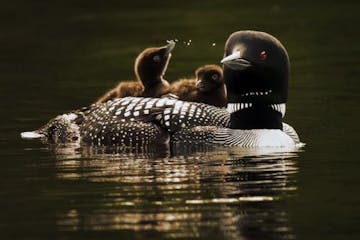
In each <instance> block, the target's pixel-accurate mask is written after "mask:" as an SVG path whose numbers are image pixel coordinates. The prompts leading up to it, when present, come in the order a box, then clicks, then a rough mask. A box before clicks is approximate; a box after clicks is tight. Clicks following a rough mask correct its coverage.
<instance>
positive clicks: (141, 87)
mask: <svg viewBox="0 0 360 240" xmlns="http://www.w3.org/2000/svg"><path fill="white" fill-rule="evenodd" d="M174 47H175V42H174V41H169V42H168V44H167V45H166V46H163V47H151V48H147V49H145V50H144V51H142V52H141V53H140V54H139V55H138V56H137V58H136V60H135V64H134V65H135V67H134V70H135V75H136V79H137V80H136V81H124V82H120V83H119V84H118V85H117V86H116V87H115V88H113V89H111V90H109V91H108V92H106V93H105V94H103V95H102V96H101V97H100V98H99V99H98V100H97V101H96V102H97V103H103V102H106V101H108V100H110V99H113V98H121V97H129V96H133V97H138V96H143V97H160V96H161V95H164V94H166V93H167V92H168V89H169V87H170V84H169V83H168V81H166V80H165V79H164V78H163V77H164V75H165V72H166V70H167V67H168V64H169V62H170V59H171V53H172V51H173V49H174Z"/></svg>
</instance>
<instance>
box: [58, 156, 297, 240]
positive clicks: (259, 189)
mask: <svg viewBox="0 0 360 240" xmlns="http://www.w3.org/2000/svg"><path fill="white" fill-rule="evenodd" d="M282 150H284V149H280V150H279V149H272V150H271V149H260V150H259V149H258V150H256V151H255V150H254V149H216V151H206V152H201V151H200V152H198V151H194V152H192V153H191V154H190V155H188V156H186V155H185V154H184V155H178V156H170V155H166V156H165V157H164V156H162V157H154V156H155V154H153V155H150V156H151V157H149V155H148V154H147V153H126V154H121V153H116V154H108V153H100V154H99V153H98V152H97V153H96V154H89V151H87V153H86V157H81V158H73V159H72V158H62V159H59V161H57V162H56V168H57V173H56V177H57V178H58V179H59V180H64V181H72V182H74V184H76V182H77V181H79V180H81V181H82V182H84V181H85V182H86V183H88V185H89V184H90V186H91V184H102V185H104V186H106V190H105V191H104V192H103V193H102V195H101V196H102V197H101V199H100V200H99V197H97V199H94V200H92V199H88V200H87V205H89V206H91V208H90V209H89V208H87V209H86V211H84V210H82V205H79V206H78V207H77V208H76V207H75V208H72V209H69V210H67V211H65V212H62V213H60V214H58V222H57V223H58V226H59V227H60V228H61V229H63V230H67V231H73V230H77V229H83V230H131V231H148V230H149V231H150V230H151V231H158V232H162V233H164V234H165V236H166V237H168V238H178V237H183V238H193V237H197V236H200V235H201V231H203V229H204V227H206V226H212V227H214V228H216V229H217V230H218V231H220V232H222V233H223V234H224V235H226V236H229V237H230V238H236V239H247V237H246V233H244V232H243V229H244V228H246V224H255V223H254V222H253V221H270V219H271V223H272V224H274V225H275V226H274V228H276V229H278V230H279V231H277V232H282V230H284V231H285V232H286V234H290V235H291V231H292V230H291V228H290V227H289V225H288V223H287V218H286V216H283V215H282V214H280V213H278V212H276V210H274V208H273V207H272V205H271V204H270V205H269V204H265V203H272V202H274V201H281V200H282V199H283V197H284V196H286V194H291V193H292V192H293V191H296V185H294V183H293V182H292V178H291V175H293V174H294V173H296V172H297V167H296V162H295V161H294V160H293V158H295V157H296V156H297V155H296V153H295V152H286V151H282ZM259 153H260V154H259ZM186 154H188V152H186ZM82 156H84V155H82ZM95 186H96V185H95ZM284 194H285V195H284ZM253 204H256V206H259V204H260V205H261V206H262V208H261V212H258V211H256V209H257V208H256V207H255V208H254V206H255V205H253ZM285 215H286V214H285ZM249 216H252V217H250V218H249ZM254 216H256V218H254ZM259 231H263V230H262V228H259ZM264 231H265V230H264ZM272 234H274V232H272Z"/></svg>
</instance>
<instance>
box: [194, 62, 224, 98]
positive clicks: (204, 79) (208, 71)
mask: <svg viewBox="0 0 360 240" xmlns="http://www.w3.org/2000/svg"><path fill="white" fill-rule="evenodd" d="M195 76H196V88H197V89H198V90H199V91H200V92H209V91H211V90H214V89H217V88H219V87H221V86H223V85H224V78H223V71H222V69H221V67H219V66H218V65H205V66H202V67H200V68H198V69H197V70H196V71H195Z"/></svg>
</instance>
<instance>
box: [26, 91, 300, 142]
mask: <svg viewBox="0 0 360 240" xmlns="http://www.w3.org/2000/svg"><path fill="white" fill-rule="evenodd" d="M284 125H285V126H288V125H286V124H284ZM229 126H230V114H229V112H227V111H226V110H225V109H221V108H217V107H214V106H210V105H206V104H202V103H193V102H183V101H181V100H176V99H172V98H140V97H126V98H119V99H114V100H110V101H108V102H106V103H104V104H94V105H92V106H90V107H89V108H84V109H82V110H79V111H75V112H72V113H69V114H63V115H59V116H57V117H56V118H54V119H52V120H51V121H50V122H49V123H47V124H46V125H45V126H43V127H42V128H40V129H39V130H36V131H34V132H25V133H22V137H24V138H28V137H29V136H30V138H32V136H34V137H35V138H39V137H41V138H42V139H44V140H46V141H47V142H50V143H67V142H74V141H77V142H80V143H81V144H85V145H96V146H104V145H105V146H112V145H125V146H133V145H148V144H155V143H159V144H164V143H167V142H168V141H169V138H171V141H172V142H175V143H176V142H192V143H194V144H196V143H209V144H223V145H228V146H234V145H237V146H242V147H256V146H271V145H264V144H260V145H259V143H260V142H264V141H267V140H264V138H263V137H262V136H265V135H263V134H260V133H267V134H266V137H267V138H269V137H270V138H271V137H274V136H275V137H279V136H280V137H282V138H285V139H286V141H282V143H283V144H284V146H290V145H295V144H297V143H299V140H298V138H297V134H296V132H295V131H294V130H293V129H292V128H291V127H290V128H284V132H283V131H281V130H279V129H277V130H266V129H262V130H251V131H241V130H237V131H238V132H237V133H236V134H234V133H235V132H234V131H232V129H228V127H229ZM259 131H260V132H259ZM232 138H233V139H239V140H240V141H239V142H238V144H236V142H234V141H232V140H231V139H232ZM244 141H245V143H246V144H244ZM249 142H250V144H249ZM274 146H282V145H279V144H278V143H277V144H276V145H274Z"/></svg>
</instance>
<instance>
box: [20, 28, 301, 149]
mask: <svg viewBox="0 0 360 240" xmlns="http://www.w3.org/2000/svg"><path fill="white" fill-rule="evenodd" d="M221 62H222V63H223V64H224V80H225V84H226V86H227V89H228V99H227V100H228V107H227V109H222V108H218V107H215V106H211V105H208V104H204V103H196V102H184V101H181V100H177V99H172V98H167V97H164V98H142V97H125V98H116V99H112V100H109V101H107V102H106V103H101V104H93V105H91V106H90V107H88V108H84V109H81V110H78V111H74V112H72V113H69V114H64V115H60V116H58V117H56V118H55V119H53V120H50V122H49V123H48V124H46V125H45V126H44V127H42V128H40V129H39V130H36V131H34V132H24V133H22V134H21V136H22V137H23V138H42V139H55V140H57V141H59V140H60V142H72V141H80V142H81V143H83V144H87V145H99V146H101V145H127V144H129V145H134V144H135V145H137V144H147V143H154V142H156V143H168V142H169V141H171V142H174V143H182V142H183V143H187V142H188V143H192V144H198V143H199V144H200V143H209V144H221V145H226V146H239V147H292V146H297V145H300V144H301V142H300V140H299V137H298V135H297V133H296V131H295V130H294V129H293V128H292V127H291V126H290V125H287V124H286V123H283V121H282V118H283V117H284V115H285V104H286V101H287V84H288V76H289V67H290V64H289V58H288V55H287V52H286V50H285V48H284V47H283V46H282V44H281V43H280V42H279V41H278V40H277V39H276V38H275V37H273V36H271V35H269V34H267V33H264V32H257V31H239V32H235V33H233V34H232V35H230V37H229V38H228V40H227V42H226V45H225V56H224V58H223V59H222V60H221ZM59 122H60V123H61V124H60V126H59ZM49 129H60V130H59V131H60V132H61V133H62V135H63V136H65V137H64V138H58V137H55V138H54V137H53V136H51V135H52V134H54V131H49ZM55 133H56V131H55ZM56 134H58V133H56ZM74 135H75V136H78V138H77V139H76V140H74ZM67 136H69V137H67ZM138 142H140V143H138Z"/></svg>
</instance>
